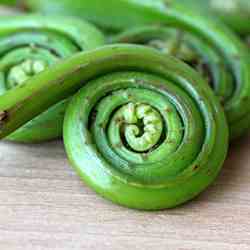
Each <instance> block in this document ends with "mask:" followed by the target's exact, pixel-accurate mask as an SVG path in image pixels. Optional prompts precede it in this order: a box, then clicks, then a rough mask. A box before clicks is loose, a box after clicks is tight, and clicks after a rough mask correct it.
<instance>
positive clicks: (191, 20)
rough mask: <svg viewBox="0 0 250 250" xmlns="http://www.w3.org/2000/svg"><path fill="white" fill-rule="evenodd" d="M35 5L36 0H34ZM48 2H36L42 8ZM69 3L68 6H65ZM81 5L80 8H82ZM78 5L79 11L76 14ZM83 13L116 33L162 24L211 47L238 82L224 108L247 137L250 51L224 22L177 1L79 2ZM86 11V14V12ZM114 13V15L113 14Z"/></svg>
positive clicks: (236, 132) (234, 130)
mask: <svg viewBox="0 0 250 250" xmlns="http://www.w3.org/2000/svg"><path fill="white" fill-rule="evenodd" d="M31 2H32V0H31ZM43 3H44V1H42V2H40V1H36V7H38V8H39V9H40V8H41V9H42V7H43V6H45V5H43ZM64 4H65V5H64ZM69 4H71V2H70V3H69V2H68V1H67V0H64V1H60V2H59V1H57V3H55V6H54V9H52V8H51V9H50V7H49V3H48V5H47V7H48V8H46V9H43V10H44V11H45V12H46V11H51V12H53V11H58V12H60V11H61V12H62V13H63V11H68V10H70V6H69ZM78 4H79V5H78ZM65 6H67V8H65ZM76 6H77V8H78V11H76ZM72 8H73V10H74V11H76V12H75V13H76V14H77V13H79V14H81V15H82V16H84V17H86V18H87V19H89V20H92V21H94V22H95V23H97V24H98V25H102V26H104V27H106V28H110V29H114V30H122V29H129V28H131V27H134V26H135V25H138V26H142V25H155V24H162V25H166V26H167V27H173V28H178V29H180V30H182V31H187V32H189V33H190V34H191V35H193V36H195V37H199V38H200V39H201V40H202V41H204V42H205V43H207V44H210V46H211V47H212V48H214V49H215V50H216V52H217V53H218V55H219V56H220V57H221V58H223V61H224V62H225V64H226V65H227V67H228V69H229V71H230V72H231V75H232V77H233V80H234V91H233V94H232V96H231V98H230V100H228V101H227V102H226V104H225V105H224V108H225V111H226V115H227V118H228V122H229V125H230V136H231V138H236V137H238V136H240V135H243V134H244V133H245V132H246V131H248V130H249V127H250V70H249V67H250V66H249V65H250V59H249V56H248V55H249V52H248V49H247V48H246V46H245V45H244V44H243V43H242V41H241V40H240V39H239V38H238V37H237V36H236V35H235V34H233V33H232V32H231V31H230V30H229V29H228V28H227V27H225V26H224V25H222V24H221V23H219V22H217V21H215V20H212V19H210V20H209V19H206V18H204V17H202V16H198V15H196V13H195V12H192V11H191V10H190V9H188V8H186V7H185V6H181V5H179V4H178V3H176V2H175V1H162V0H147V1H144V0H109V1H108V4H100V1H99V0H91V1H79V2H78V1H75V4H74V5H73V6H72ZM82 10H84V11H82ZM110 13H112V15H111V14H110Z"/></svg>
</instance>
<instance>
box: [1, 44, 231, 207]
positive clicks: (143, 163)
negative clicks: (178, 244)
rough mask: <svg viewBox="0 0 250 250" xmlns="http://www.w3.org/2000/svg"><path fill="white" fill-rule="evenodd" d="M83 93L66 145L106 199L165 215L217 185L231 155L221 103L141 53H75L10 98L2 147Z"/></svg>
mask: <svg viewBox="0 0 250 250" xmlns="http://www.w3.org/2000/svg"><path fill="white" fill-rule="evenodd" d="M81 87H83V88H82V89H81V90H80V91H79V92H78V93H77V94H76V95H75V96H74V97H73V98H72V100H71V102H70V104H69V106H68V108H67V111H66V117H65V122H64V142H65V146H66V151H67V154H68V157H69V159H70V162H71V163H72V165H73V166H74V167H75V169H76V170H77V172H78V173H79V175H80V176H81V177H82V179H83V180H84V181H85V182H86V183H87V184H88V185H90V186H91V187H92V188H93V189H94V190H95V191H96V192H98V193H100V194H101V195H102V196H104V197H106V198H107V199H110V200H112V201H113V202H116V203H119V204H122V205H124V206H128V207H132V208H137V209H148V210H151V209H163V208H169V207H174V206H177V205H179V204H181V203H184V202H186V201H187V200H190V199H192V198H193V197H195V196H196V195H197V194H199V193H200V192H201V191H202V190H204V189H205V188H206V187H207V186H208V185H209V184H210V183H211V182H212V181H213V180H214V178H215V177H216V176H217V174H218V172H219V170H220V168H221V165H222V163H223V161H224V159H225V155H226V152H227V146H228V128H227V124H226V120H225V117H224V112H223V110H222V108H221V106H220V105H219V102H218V100H217V98H216V97H215V96H214V95H213V93H212V91H211V90H210V89H209V87H208V86H207V85H206V84H205V83H204V80H203V79H202V78H201V77H200V75H199V74H197V73H196V72H195V71H194V70H193V69H192V68H190V67H188V66H187V65H186V64H184V63H182V62H181V61H179V60H177V59H175V58H173V57H169V56H165V55H162V54H161V53H159V52H157V51H156V50H153V49H150V48H146V47H142V46H135V45H113V46H105V47H103V48H100V49H97V50H93V51H89V52H85V53H80V54H78V55H75V56H74V57H71V58H70V59H68V60H65V61H64V62H61V63H60V64H58V65H56V66H54V67H52V68H51V69H49V70H47V71H45V72H43V73H41V74H39V75H37V76H36V77H34V78H33V79H32V81H30V82H28V83H27V84H26V85H25V86H23V87H22V88H21V87H17V88H16V89H13V90H11V91H9V92H7V93H6V94H5V95H3V96H2V98H1V99H0V111H1V112H0V113H1V114H2V116H1V122H0V137H1V138H2V137H4V136H7V135H8V134H9V133H11V132H12V131H14V130H15V129H17V128H18V127H20V126H22V125H23V124H24V123H26V122H27V121H28V120H30V119H32V118H33V117H34V116H36V115H38V114H39V113H41V112H43V110H46V109H47V108H48V107H49V106H51V105H53V104H55V103H56V102H58V101H60V100H63V99H64V98H67V97H68V96H71V95H72V94H73V93H75V92H76V91H77V90H78V89H79V88H81ZM31 89H32V91H31ZM13 96H15V99H13V98H12V97H13ZM38 96H39V101H38V100H37V97H38ZM31 105H32V107H33V108H32V110H31V109H30V106H31Z"/></svg>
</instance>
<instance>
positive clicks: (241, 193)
mask: <svg viewBox="0 0 250 250" xmlns="http://www.w3.org/2000/svg"><path fill="white" fill-rule="evenodd" d="M249 148H250V136H249V137H248V138H247V139H242V140H240V141H239V142H237V144H235V145H232V147H231V151H230V153H229V156H228V159H227V162H226V164H225V166H224V168H223V171H222V173H221V174H220V176H219V178H218V179H217V181H216V182H215V183H214V185H212V186H211V187H210V188H209V189H208V190H207V191H205V192H204V193H203V194H202V195H201V196H199V197H198V198H197V199H195V200H194V201H192V202H190V203H188V204H186V205H184V206H182V207H179V208H177V209H172V210H167V211H162V212H154V213H149V212H139V211H133V210H129V209H126V208H122V207H119V206H116V205H114V204H111V203H110V202H108V201H105V200H103V199H102V198H100V197H99V196H97V195H96V194H95V193H94V192H92V191H91V190H89V189H88V188H87V187H86V186H85V185H84V184H83V183H82V182H81V181H80V180H79V178H78V177H77V176H76V175H75V173H74V171H73V170H72V169H71V168H70V166H69V164H68V162H67V159H66V156H65V152H64V148H63V145H62V143H61V142H51V143H47V144H42V145H21V144H13V143H7V142H1V143H0V162H1V165H0V249H3V250H12V249H15V250H18V249H22V250H24V249H25V250H26V249H27V250H31V249H32V250H36V249H39V250H40V249H46V250H47V249H51V250H52V249H53V250H55V249H58V250H59V249H60V250H64V249H65V250H66V249H67V250H68V249H79V250H80V249H87V250H88V249H93V250H94V249H95V250H98V249H101V250H106V249H107V250H110V249H114V250H125V249H126V250H127V249H160V250H161V249H170V250H173V249H178V250H189V249H192V250H193V249H202V250H204V249H218V250H230V249H237V250H239V249H250V220H249V218H250V164H249V161H250V154H249V152H250V149H249Z"/></svg>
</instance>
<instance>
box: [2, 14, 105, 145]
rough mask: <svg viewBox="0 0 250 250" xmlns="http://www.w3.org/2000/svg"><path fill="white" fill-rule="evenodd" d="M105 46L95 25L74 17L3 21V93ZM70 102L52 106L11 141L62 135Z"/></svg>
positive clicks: (36, 140)
mask: <svg viewBox="0 0 250 250" xmlns="http://www.w3.org/2000/svg"><path fill="white" fill-rule="evenodd" d="M103 44H104V38H103V36H102V34H100V32H99V31H97V30H96V29H95V28H94V27H93V26H92V25H90V24H88V23H86V22H83V21H80V20H78V19H74V18H65V17H57V16H56V17H46V18H44V17H43V16H39V15H37V16H12V17H1V18H0V56H1V59H0V94H1V95H2V94H4V93H6V92H7V91H9V90H10V89H13V88H16V87H17V86H23V85H24V84H25V83H26V82H27V81H28V80H29V79H30V78H33V77H34V76H35V75H36V74H40V73H41V72H42V71H44V70H45V69H46V68H49V67H51V65H54V64H57V63H58V62H59V61H60V60H61V59H64V58H67V57H70V56H72V55H73V54H75V53H77V52H79V51H85V50H89V49H93V48H96V47H98V46H100V45H103ZM66 105H67V101H66V100H63V101H62V102H61V103H60V104H56V105H55V106H54V107H50V108H49V110H47V111H45V112H44V113H43V114H41V115H40V116H39V117H36V118H35V119H33V120H32V121H29V122H28V123H27V124H25V125H24V126H23V127H22V128H20V129H18V130H17V131H15V132H14V133H13V134H11V135H10V136H9V137H8V139H9V140H14V141H19V142H41V141H45V140H51V139H55V138H58V137H61V135H62V123H63V119H64V113H65V107H66Z"/></svg>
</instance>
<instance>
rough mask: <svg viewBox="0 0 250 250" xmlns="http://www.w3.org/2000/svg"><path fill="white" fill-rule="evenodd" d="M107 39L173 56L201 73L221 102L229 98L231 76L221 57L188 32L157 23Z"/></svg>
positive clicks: (230, 93) (232, 84) (232, 85)
mask: <svg viewBox="0 0 250 250" xmlns="http://www.w3.org/2000/svg"><path fill="white" fill-rule="evenodd" d="M110 42H111V43H117V42H118V43H135V44H143V45H146V46H150V47H153V48H155V49H157V50H159V51H161V52H162V53H164V54H169V55H172V56H175V57H177V58H179V59H181V60H183V61H184V62H186V63H187V64H189V65H190V66H192V67H194V68H195V69H196V70H197V71H199V72H200V73H201V74H202V75H203V77H204V78H205V79H206V80H207V82H208V84H210V86H211V87H212V88H213V90H214V92H215V94H216V95H217V96H218V98H219V100H220V102H221V103H222V104H224V105H225V104H226V103H227V102H230V98H231V97H232V96H233V91H234V82H233V81H234V80H233V76H232V74H231V72H230V71H229V69H228V67H227V65H226V63H225V61H224V58H222V57H221V56H220V55H218V54H217V53H216V50H214V49H213V48H211V46H210V45H209V44H206V43H205V42H204V41H202V40H199V39H198V38H197V37H194V36H191V35H189V34H188V33H185V32H182V31H180V30H176V29H170V28H166V27H161V26H160V25H157V26H144V27H139V28H134V29H129V30H128V31H124V32H121V33H120V34H118V35H115V36H113V37H112V38H111V39H110Z"/></svg>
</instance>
